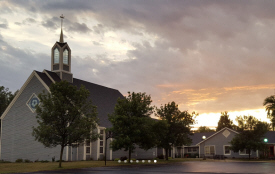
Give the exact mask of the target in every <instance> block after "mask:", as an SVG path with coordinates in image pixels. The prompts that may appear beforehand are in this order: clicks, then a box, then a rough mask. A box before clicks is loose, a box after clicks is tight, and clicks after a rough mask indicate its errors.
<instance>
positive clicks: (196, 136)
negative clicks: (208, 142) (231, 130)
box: [190, 132, 216, 146]
mask: <svg viewBox="0 0 275 174" xmlns="http://www.w3.org/2000/svg"><path fill="white" fill-rule="evenodd" d="M215 133H216V132H202V133H194V134H193V135H191V136H190V138H191V139H192V144H191V145H190V146H197V144H198V143H199V142H201V141H202V140H203V139H202V137H203V136H205V137H206V138H208V137H210V136H211V135H213V134H215Z"/></svg>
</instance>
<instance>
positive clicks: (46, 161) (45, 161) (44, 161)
mask: <svg viewBox="0 0 275 174" xmlns="http://www.w3.org/2000/svg"><path fill="white" fill-rule="evenodd" d="M40 162H41V163H48V162H49V161H48V160H41V161H40Z"/></svg>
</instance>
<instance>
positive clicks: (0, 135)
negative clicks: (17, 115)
mask: <svg viewBox="0 0 275 174" xmlns="http://www.w3.org/2000/svg"><path fill="white" fill-rule="evenodd" d="M0 124H1V129H0V131H1V133H0V160H1V145H2V131H3V129H2V127H3V120H2V119H1V118H0Z"/></svg>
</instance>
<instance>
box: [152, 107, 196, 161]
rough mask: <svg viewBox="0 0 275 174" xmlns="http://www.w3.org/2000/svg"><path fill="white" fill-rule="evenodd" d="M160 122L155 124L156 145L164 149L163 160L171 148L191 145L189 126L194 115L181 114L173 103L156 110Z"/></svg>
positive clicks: (192, 122) (193, 121) (184, 112)
mask: <svg viewBox="0 0 275 174" xmlns="http://www.w3.org/2000/svg"><path fill="white" fill-rule="evenodd" d="M156 115H157V116H158V117H160V119H161V121H159V122H157V123H156V125H155V127H159V128H158V129H157V128H155V130H158V131H159V130H161V131H159V132H156V135H158V137H157V138H158V141H157V143H158V144H157V145H158V147H162V148H164V149H165V154H166V156H165V158H166V160H168V151H169V150H170V149H171V147H173V146H182V145H189V144H191V143H192V140H191V139H190V137H189V136H190V135H192V132H191V127H190V125H192V124H194V123H195V120H194V117H193V116H194V113H193V114H189V113H188V112H187V111H183V112H181V111H180V110H179V109H178V105H177V104H176V103H175V102H171V103H168V104H165V105H164V106H161V107H160V108H159V109H158V108H157V114H156Z"/></svg>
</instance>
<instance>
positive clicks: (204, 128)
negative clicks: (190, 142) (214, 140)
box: [195, 126, 215, 133]
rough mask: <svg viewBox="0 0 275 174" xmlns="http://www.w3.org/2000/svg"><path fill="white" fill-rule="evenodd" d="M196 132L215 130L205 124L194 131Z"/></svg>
mask: <svg viewBox="0 0 275 174" xmlns="http://www.w3.org/2000/svg"><path fill="white" fill-rule="evenodd" d="M195 132H196V133H202V132H215V130H213V129H210V128H209V127H206V126H200V127H199V128H198V130H197V131H195Z"/></svg>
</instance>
